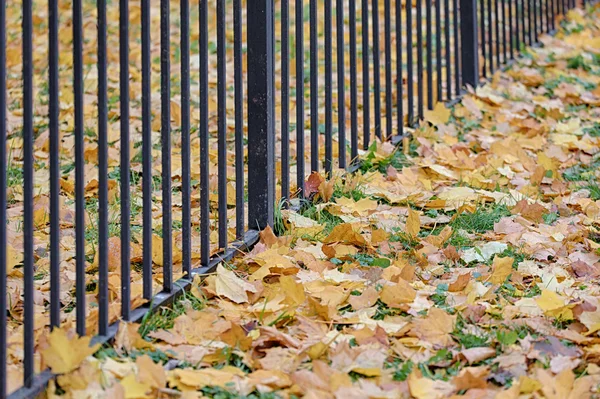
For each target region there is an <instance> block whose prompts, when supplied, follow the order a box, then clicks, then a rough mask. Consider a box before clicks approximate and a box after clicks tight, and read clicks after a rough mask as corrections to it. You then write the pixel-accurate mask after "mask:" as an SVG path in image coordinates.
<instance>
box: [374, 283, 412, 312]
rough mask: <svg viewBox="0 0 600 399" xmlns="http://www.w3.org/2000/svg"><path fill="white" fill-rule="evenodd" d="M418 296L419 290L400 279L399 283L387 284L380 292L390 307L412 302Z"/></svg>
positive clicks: (382, 299)
mask: <svg viewBox="0 0 600 399" xmlns="http://www.w3.org/2000/svg"><path fill="white" fill-rule="evenodd" d="M416 296H417V292H416V291H415V289H414V288H413V287H411V285H410V284H409V283H407V282H406V281H404V280H403V279H400V281H398V284H394V285H385V286H384V287H383V289H382V290H381V293H380V296H379V297H380V299H381V301H382V302H383V303H385V304H386V305H388V306H390V307H394V308H397V307H400V306H401V305H402V304H405V303H412V302H413V301H414V300H415V297H416Z"/></svg>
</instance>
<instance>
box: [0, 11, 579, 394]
mask: <svg viewBox="0 0 600 399" xmlns="http://www.w3.org/2000/svg"><path fill="white" fill-rule="evenodd" d="M582 5H585V3H582V4H579V3H577V4H576V2H574V1H571V0H569V1H563V0H516V1H511V0H413V1H401V0H360V1H359V0H335V1H334V0H304V1H303V0H295V1H291V0H290V1H287V0H213V1H207V0H176V1H175V0H160V1H158V0H157V1H151V0H140V1H137V2H136V1H129V0H119V1H107V0H71V1H70V2H59V1H58V0H46V1H37V0H17V1H14V2H13V1H9V2H7V1H6V0H0V124H1V125H0V130H3V131H4V132H5V134H3V135H1V136H0V187H2V189H1V190H0V286H2V287H6V288H5V292H4V293H3V295H1V296H0V308H2V309H4V312H5V315H4V317H2V318H1V324H0V397H2V398H4V397H7V396H8V395H10V397H12V398H21V397H30V396H33V395H35V394H36V393H39V392H41V391H42V390H43V389H44V387H45V384H46V383H47V382H48V380H49V379H50V378H52V374H51V373H50V372H49V371H47V370H46V371H45V365H44V364H43V363H42V361H41V360H40V356H39V349H40V347H39V345H40V342H41V340H40V337H42V336H44V335H45V334H47V332H48V331H49V330H50V329H52V328H54V327H58V326H64V325H67V326H73V327H74V329H75V332H76V333H77V334H79V335H91V336H95V338H94V342H106V341H107V340H110V339H112V338H113V337H114V335H115V333H116V331H117V325H118V323H119V320H124V321H139V320H141V319H142V318H143V317H144V315H146V314H147V313H148V312H151V311H153V310H154V309H157V308H159V307H160V306H166V305H168V304H169V303H170V302H172V301H173V299H174V298H175V297H176V296H177V295H179V294H181V293H182V292H183V290H185V289H187V288H189V287H190V285H191V280H192V279H193V277H194V276H196V275H202V274H205V273H208V272H211V271H213V270H214V268H215V267H216V264H217V263H218V262H220V261H226V260H228V259H231V258H232V257H233V256H235V255H236V254H237V253H238V252H239V251H243V250H246V249H248V248H249V247H251V246H252V245H253V244H254V243H256V242H257V241H258V231H260V230H261V229H263V228H265V227H266V226H269V225H272V224H273V219H274V209H275V207H276V204H277V203H279V202H280V201H281V204H283V206H288V204H289V203H290V202H294V201H298V199H302V198H303V196H304V193H303V190H304V181H305V179H306V177H307V175H309V174H310V173H311V172H322V173H325V174H327V175H331V174H332V173H336V170H339V169H341V170H344V169H346V170H353V169H355V168H356V167H357V165H358V164H359V162H360V156H361V154H363V153H364V151H365V150H367V149H369V147H370V146H371V145H381V143H383V142H386V141H389V142H392V143H394V144H396V143H399V142H402V138H404V137H405V136H406V135H407V134H408V133H409V132H410V128H411V126H414V125H415V124H417V123H419V121H421V120H422V119H423V118H424V117H425V115H426V112H427V111H428V110H433V109H434V107H436V104H440V103H444V102H451V101H453V100H455V99H457V98H458V97H459V96H460V95H461V93H462V92H463V91H464V90H465V88H466V87H467V86H472V87H476V86H477V85H479V84H481V83H482V82H483V81H484V80H485V79H486V78H491V77H492V75H493V74H494V73H495V72H496V71H497V70H499V69H500V68H502V67H504V66H505V65H507V64H508V63H510V61H511V60H512V59H514V57H515V56H517V54H518V53H519V52H520V50H521V49H522V48H523V46H526V45H534V44H536V43H537V42H538V40H539V38H540V36H541V35H542V34H544V33H548V32H551V31H552V30H554V29H555V28H556V27H557V24H558V23H559V21H560V20H561V18H562V15H564V14H565V13H566V12H567V11H568V10H569V9H571V8H573V7H576V6H582ZM15 293H17V294H15ZM15 381H19V382H18V383H16V382H15Z"/></svg>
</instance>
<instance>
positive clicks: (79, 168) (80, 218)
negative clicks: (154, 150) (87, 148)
mask: <svg viewBox="0 0 600 399" xmlns="http://www.w3.org/2000/svg"><path fill="white" fill-rule="evenodd" d="M73 92H74V93H73V94H74V100H75V129H74V131H73V133H74V134H75V293H76V300H77V307H76V309H75V312H76V319H77V326H76V327H77V328H76V330H77V334H79V335H85V313H86V312H85V182H84V180H83V178H84V176H83V171H84V169H83V168H84V162H83V151H84V147H83V145H84V144H83V143H84V137H83V130H84V126H83V125H84V122H83V107H84V97H83V15H82V8H81V0H74V1H73ZM127 143H128V141H127ZM128 189H129V188H128Z"/></svg>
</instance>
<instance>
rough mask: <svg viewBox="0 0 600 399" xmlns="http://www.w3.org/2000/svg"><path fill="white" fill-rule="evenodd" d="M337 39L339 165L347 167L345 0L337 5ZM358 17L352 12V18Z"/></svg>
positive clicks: (338, 1)
mask: <svg viewBox="0 0 600 399" xmlns="http://www.w3.org/2000/svg"><path fill="white" fill-rule="evenodd" d="M335 17H336V24H335V29H336V39H337V95H338V152H339V164H340V165H339V167H340V168H341V169H345V168H346V80H345V79H346V78H345V76H344V69H345V68H346V64H345V61H344V51H345V48H344V42H345V38H344V0H337V2H336V7H335ZM354 18H356V15H355V14H352V16H351V19H354Z"/></svg>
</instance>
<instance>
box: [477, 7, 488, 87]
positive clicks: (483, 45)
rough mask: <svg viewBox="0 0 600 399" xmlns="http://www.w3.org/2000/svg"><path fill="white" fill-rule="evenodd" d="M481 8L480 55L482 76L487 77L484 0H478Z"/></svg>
mask: <svg viewBox="0 0 600 399" xmlns="http://www.w3.org/2000/svg"><path fill="white" fill-rule="evenodd" d="M479 2H480V7H481V10H480V11H479V17H480V19H481V21H480V24H481V55H482V59H483V77H484V78H486V77H487V70H488V68H489V65H488V64H489V62H488V59H487V58H486V49H485V0H479Z"/></svg>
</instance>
